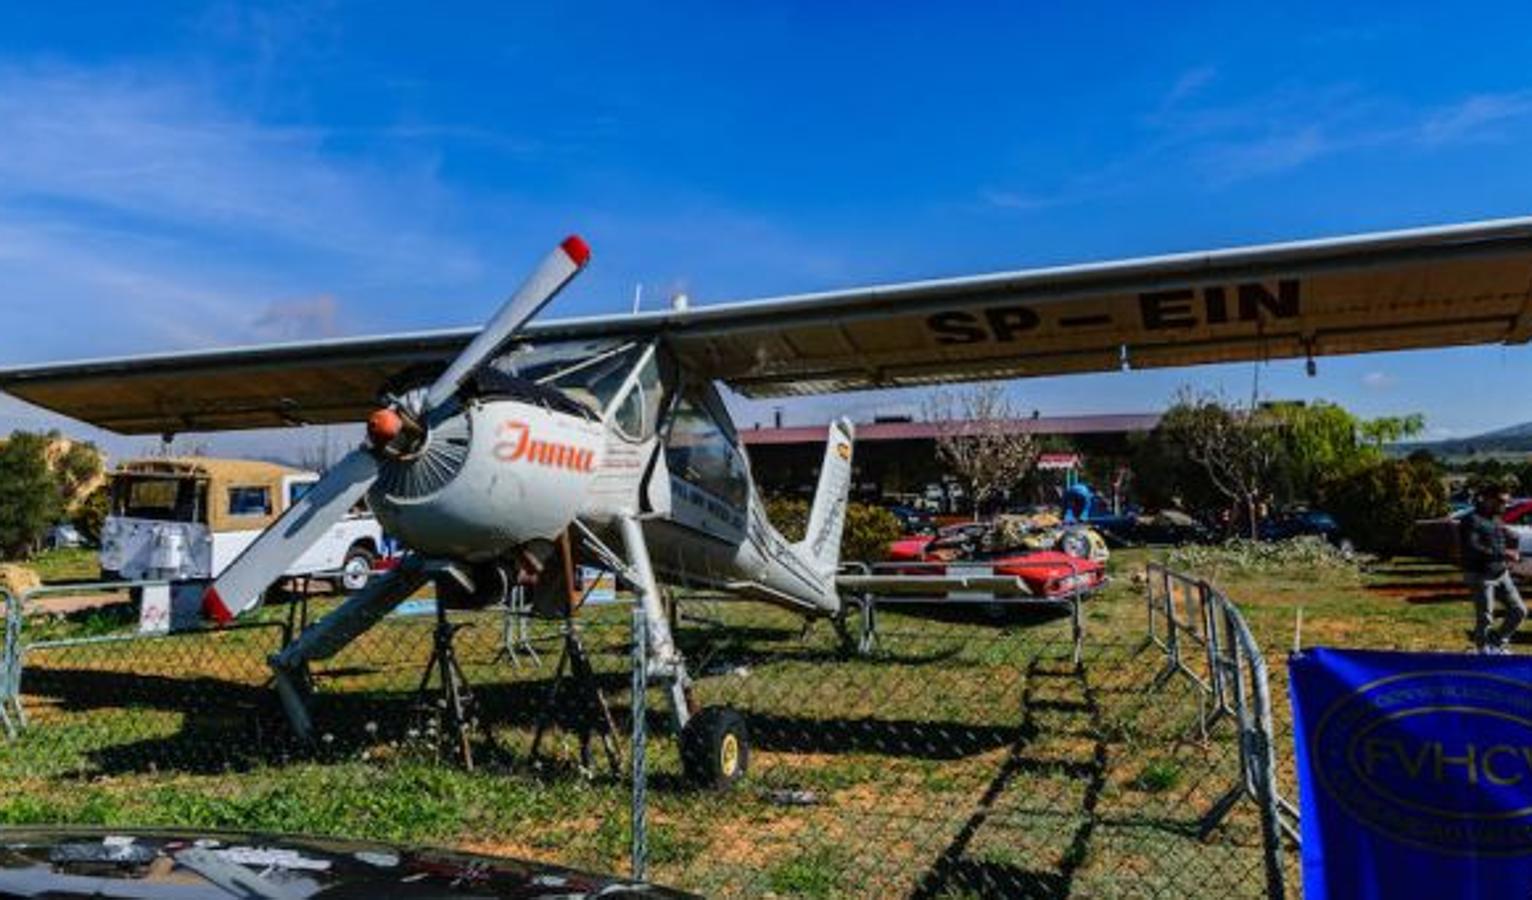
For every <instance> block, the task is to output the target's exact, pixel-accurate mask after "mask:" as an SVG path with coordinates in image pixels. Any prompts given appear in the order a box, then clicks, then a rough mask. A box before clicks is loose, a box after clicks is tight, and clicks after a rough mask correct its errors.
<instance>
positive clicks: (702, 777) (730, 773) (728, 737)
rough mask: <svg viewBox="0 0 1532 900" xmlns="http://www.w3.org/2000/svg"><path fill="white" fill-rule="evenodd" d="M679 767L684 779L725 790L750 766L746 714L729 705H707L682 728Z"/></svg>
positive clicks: (712, 788) (703, 786)
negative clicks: (684, 774)
mask: <svg viewBox="0 0 1532 900" xmlns="http://www.w3.org/2000/svg"><path fill="white" fill-rule="evenodd" d="M681 767H682V769H683V770H684V771H685V773H686V779H687V780H688V781H690V782H691V783H692V784H695V785H697V786H698V787H702V788H707V789H709V790H717V791H722V790H727V789H729V788H730V787H732V786H733V785H734V783H735V782H737V781H739V780H740V779H741V778H743V777H745V772H746V770H747V769H749V767H750V733H749V730H748V729H747V728H746V727H745V717H744V716H742V715H740V714H739V712H737V711H736V710H733V709H729V708H728V707H723V706H710V707H707V708H706V709H704V710H702V711H701V712H699V713H697V715H695V716H693V717H692V720H691V721H690V722H687V723H686V728H685V729H683V730H682V732H681Z"/></svg>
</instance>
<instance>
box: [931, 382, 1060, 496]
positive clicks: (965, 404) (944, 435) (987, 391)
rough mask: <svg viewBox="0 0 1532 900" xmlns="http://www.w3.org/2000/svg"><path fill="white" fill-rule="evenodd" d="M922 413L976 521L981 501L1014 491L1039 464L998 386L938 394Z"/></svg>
mask: <svg viewBox="0 0 1532 900" xmlns="http://www.w3.org/2000/svg"><path fill="white" fill-rule="evenodd" d="M925 412H926V419H927V420H928V421H930V422H931V423H932V424H933V425H935V426H936V457H937V459H939V460H940V461H941V462H942V463H943V464H944V465H946V466H947V468H949V469H950V470H951V471H952V474H953V475H954V476H956V477H957V479H958V480H959V481H960V482H961V483H962V485H963V489H964V490H965V491H966V492H967V493H968V497H969V500H970V501H971V502H972V503H973V513H974V518H978V516H979V510H980V507H981V506H982V504H983V503H984V501H985V500H988V499H989V498H990V497H992V496H994V495H996V494H998V493H1001V492H1003V491H1006V490H1009V489H1010V488H1012V487H1014V486H1015V484H1016V482H1018V481H1020V480H1021V479H1022V477H1023V476H1024V475H1026V474H1027V472H1028V471H1029V470H1030V469H1031V468H1032V465H1033V464H1034V463H1036V462H1037V453H1038V445H1037V440H1036V438H1034V437H1033V436H1032V434H1030V433H1029V432H1025V431H1022V430H1021V428H1020V427H1019V425H1020V420H1019V418H1018V417H1017V416H1016V415H1015V413H1014V411H1013V409H1012V407H1011V401H1010V398H1008V397H1007V396H1006V394H1005V388H1004V387H1003V386H1002V385H999V384H981V385H976V386H974V387H971V388H967V389H965V390H963V391H961V392H958V393H949V392H947V391H938V392H937V393H935V394H933V395H932V396H931V398H930V399H929V400H928V401H927V402H926V409H925Z"/></svg>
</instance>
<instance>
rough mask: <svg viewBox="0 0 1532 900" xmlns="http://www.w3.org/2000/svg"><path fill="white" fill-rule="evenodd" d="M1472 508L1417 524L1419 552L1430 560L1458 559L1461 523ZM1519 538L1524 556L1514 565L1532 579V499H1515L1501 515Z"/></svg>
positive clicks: (1512, 568) (1522, 576)
mask: <svg viewBox="0 0 1532 900" xmlns="http://www.w3.org/2000/svg"><path fill="white" fill-rule="evenodd" d="M1471 510H1472V507H1465V508H1461V509H1455V510H1453V511H1452V512H1451V513H1449V514H1447V515H1445V516H1440V517H1438V518H1435V519H1421V520H1420V521H1418V522H1416V523H1415V551H1416V552H1417V553H1419V554H1420V555H1421V556H1424V557H1427V558H1428V559H1436V560H1441V561H1442V562H1457V560H1458V557H1459V555H1460V554H1461V552H1462V551H1461V548H1460V545H1459V543H1458V540H1459V539H1458V523H1460V522H1461V521H1462V519H1463V517H1464V516H1466V515H1468V513H1469V512H1470V511H1471ZM1500 519H1501V521H1502V522H1504V523H1505V525H1506V528H1507V529H1509V530H1510V532H1511V534H1512V536H1513V537H1514V538H1515V539H1516V545H1517V547H1518V548H1520V550H1521V559H1520V560H1519V561H1518V562H1516V563H1514V564H1513V565H1512V566H1511V571H1512V572H1513V573H1515V574H1516V576H1517V577H1520V578H1532V499H1518V500H1513V501H1511V503H1510V505H1509V506H1507V507H1506V508H1505V514H1504V515H1502V516H1501V517H1500Z"/></svg>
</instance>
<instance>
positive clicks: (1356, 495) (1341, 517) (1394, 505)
mask: <svg viewBox="0 0 1532 900" xmlns="http://www.w3.org/2000/svg"><path fill="white" fill-rule="evenodd" d="M1331 500H1332V503H1331V509H1330V512H1331V513H1332V514H1334V516H1335V519H1336V522H1337V523H1339V524H1340V526H1341V530H1342V532H1344V533H1345V535H1346V536H1347V537H1349V538H1351V539H1352V540H1353V541H1355V542H1356V545H1357V546H1358V547H1361V548H1362V549H1364V550H1370V551H1373V552H1377V553H1386V554H1395V553H1402V552H1405V551H1408V550H1409V549H1410V543H1411V538H1412V536H1413V532H1414V528H1415V523H1416V522H1418V521H1420V520H1421V519H1429V518H1434V517H1436V516H1440V515H1443V514H1445V513H1446V512H1447V491H1446V488H1445V487H1444V486H1443V484H1442V479H1441V477H1440V476H1439V474H1438V472H1437V470H1436V467H1435V466H1434V465H1431V464H1430V463H1427V462H1423V461H1422V462H1412V461H1409V460H1402V459H1379V460H1378V461H1377V462H1374V463H1371V464H1370V465H1367V466H1364V467H1362V468H1361V469H1358V470H1356V471H1354V472H1352V473H1351V474H1349V475H1348V476H1346V477H1345V478H1342V479H1340V480H1339V481H1337V482H1336V483H1335V485H1334V486H1333V487H1332V489H1331Z"/></svg>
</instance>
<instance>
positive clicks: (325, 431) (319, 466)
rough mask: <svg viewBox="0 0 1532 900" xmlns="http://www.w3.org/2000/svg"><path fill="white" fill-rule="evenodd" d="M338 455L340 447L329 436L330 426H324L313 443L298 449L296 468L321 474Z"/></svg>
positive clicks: (332, 463)
mask: <svg viewBox="0 0 1532 900" xmlns="http://www.w3.org/2000/svg"><path fill="white" fill-rule="evenodd" d="M340 455H341V454H340V445H339V444H338V443H337V442H336V441H335V440H334V439H333V437H332V435H331V434H330V426H328V425H325V426H323V427H322V428H321V429H320V431H319V434H318V435H317V436H316V438H315V439H314V440H313V441H310V442H309V443H307V444H305V445H303V446H302V447H299V448H298V468H300V469H307V470H308V471H311V472H320V473H323V472H326V471H328V470H329V468H330V466H332V465H334V464H335V461H336V460H337V459H338V458H339V457H340Z"/></svg>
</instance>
